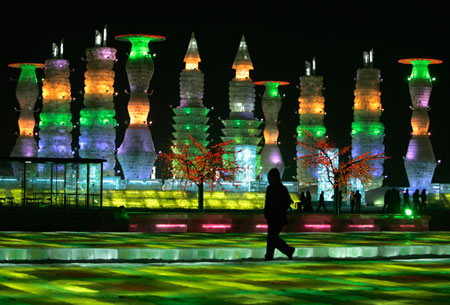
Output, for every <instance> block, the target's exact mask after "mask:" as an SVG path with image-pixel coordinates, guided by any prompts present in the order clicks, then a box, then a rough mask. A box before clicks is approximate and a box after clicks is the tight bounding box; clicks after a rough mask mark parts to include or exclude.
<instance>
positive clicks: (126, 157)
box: [115, 34, 165, 179]
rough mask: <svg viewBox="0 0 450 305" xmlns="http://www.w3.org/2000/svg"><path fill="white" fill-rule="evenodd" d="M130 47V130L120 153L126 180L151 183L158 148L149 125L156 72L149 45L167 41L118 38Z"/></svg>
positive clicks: (131, 36)
mask: <svg viewBox="0 0 450 305" xmlns="http://www.w3.org/2000/svg"><path fill="white" fill-rule="evenodd" d="M115 38H116V39H117V40H120V41H126V42H130V43H131V51H130V55H129V57H128V60H127V63H126V71H127V76H128V81H129V84H130V100H129V102H128V113H129V116H130V121H129V126H128V128H127V130H126V132H125V137H124V139H123V142H122V144H121V145H120V147H119V149H118V151H117V158H118V159H119V162H120V164H121V166H122V170H123V174H124V177H125V179H150V176H151V173H152V169H153V166H154V163H155V159H156V152H155V146H154V144H153V139H152V134H151V131H150V129H149V125H148V114H149V111H150V103H149V99H148V92H147V90H148V86H149V84H150V80H151V79H152V76H153V72H154V65H153V59H152V55H151V54H150V50H149V48H148V44H149V43H150V42H157V41H163V40H165V37H163V36H159V35H145V34H128V35H120V36H116V37H115Z"/></svg>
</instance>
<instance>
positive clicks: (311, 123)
mask: <svg viewBox="0 0 450 305" xmlns="http://www.w3.org/2000/svg"><path fill="white" fill-rule="evenodd" d="M305 66H306V67H305V68H306V69H305V75H304V76H301V77H300V97H299V98H298V103H299V110H298V113H299V118H300V121H299V125H298V127H297V141H298V142H301V141H302V140H303V136H302V134H301V132H300V130H303V129H305V130H308V131H310V132H311V133H312V134H313V135H314V136H316V137H322V136H324V135H325V133H326V129H325V126H324V124H323V118H324V114H325V112H324V103H325V98H324V97H323V76H318V75H315V70H316V62H315V59H313V60H312V65H311V63H310V62H309V61H307V62H306V63H305ZM310 153H311V151H310V150H307V149H305V148H304V147H303V146H301V145H297V157H301V156H304V155H308V154H310ZM297 180H298V183H299V186H307V185H316V184H317V169H313V168H309V167H305V166H304V165H303V164H302V161H301V160H300V159H299V160H297Z"/></svg>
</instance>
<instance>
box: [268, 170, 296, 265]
mask: <svg viewBox="0 0 450 305" xmlns="http://www.w3.org/2000/svg"><path fill="white" fill-rule="evenodd" d="M267 180H268V181H269V186H268V187H267V190H266V202H265V205H264V217H265V218H266V221H267V224H268V228H267V248H266V255H265V260H266V261H269V260H273V253H274V251H275V248H276V249H278V250H279V251H280V252H281V253H283V254H284V255H286V256H287V257H288V258H289V259H292V255H293V254H294V251H295V248H294V247H291V246H289V245H288V244H286V242H285V241H284V240H282V239H281V238H280V237H279V235H280V232H281V229H282V228H283V226H284V225H287V210H288V208H289V206H290V204H291V202H292V199H291V196H289V192H288V190H287V188H286V187H285V186H284V185H283V184H282V183H281V179H280V172H279V171H278V169H276V168H272V169H271V170H270V171H269V173H268V174H267Z"/></svg>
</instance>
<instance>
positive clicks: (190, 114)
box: [172, 33, 209, 154]
mask: <svg viewBox="0 0 450 305" xmlns="http://www.w3.org/2000/svg"><path fill="white" fill-rule="evenodd" d="M200 61H201V59H200V54H199V51H198V46H197V41H196V39H195V36H194V33H192V36H191V39H190V41H189V46H188V48H187V52H186V55H185V57H184V62H185V69H183V70H182V71H181V73H180V105H179V106H178V107H177V108H175V109H173V112H174V114H175V115H174V117H173V120H174V121H175V124H174V125H173V128H174V129H175V132H173V136H174V140H172V143H173V144H174V145H177V144H181V145H184V144H188V145H190V151H191V152H192V153H194V154H195V153H197V152H198V151H199V149H198V148H197V147H196V146H195V145H194V144H193V143H192V141H191V140H190V138H189V136H188V135H190V136H192V137H193V138H194V139H195V140H196V141H197V142H198V143H200V144H201V145H203V146H205V147H206V146H207V145H208V143H209V141H208V140H207V137H208V133H207V130H208V128H209V126H208V125H207V122H208V117H207V115H208V112H209V109H207V108H206V107H204V106H203V86H204V85H203V84H204V77H203V72H202V71H200V69H199V67H198V65H199V62H200Z"/></svg>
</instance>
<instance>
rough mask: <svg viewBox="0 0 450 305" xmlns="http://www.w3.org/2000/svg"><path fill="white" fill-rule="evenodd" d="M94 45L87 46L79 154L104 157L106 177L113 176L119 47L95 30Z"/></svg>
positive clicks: (89, 156) (83, 156)
mask: <svg viewBox="0 0 450 305" xmlns="http://www.w3.org/2000/svg"><path fill="white" fill-rule="evenodd" d="M95 41H96V42H95V46H94V47H91V48H88V49H86V60H87V71H86V72H85V74H84V77H85V80H84V84H85V88H84V92H85V94H84V106H85V108H83V109H82V110H81V111H80V138H79V145H80V147H79V154H80V157H82V158H97V159H98V158H101V159H105V160H106V162H105V163H104V164H103V174H104V176H114V174H115V172H114V166H115V155H114V153H115V139H116V130H115V126H116V120H115V119H114V116H115V110H114V87H113V85H114V76H115V73H114V71H113V66H114V62H115V61H116V51H117V50H116V49H114V48H109V47H106V41H104V42H103V45H102V40H101V35H100V33H99V32H96V40H95Z"/></svg>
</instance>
